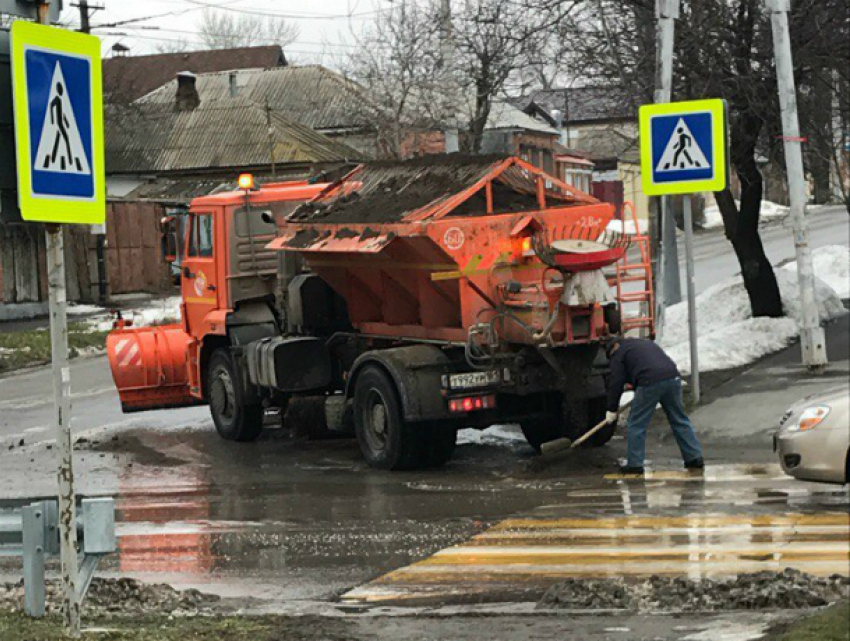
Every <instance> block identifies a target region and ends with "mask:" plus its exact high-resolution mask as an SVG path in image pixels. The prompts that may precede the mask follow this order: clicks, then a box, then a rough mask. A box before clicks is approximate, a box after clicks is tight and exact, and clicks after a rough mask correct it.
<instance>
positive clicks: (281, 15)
mask: <svg viewBox="0 0 850 641" xmlns="http://www.w3.org/2000/svg"><path fill="white" fill-rule="evenodd" d="M185 2H188V3H189V4H194V5H198V6H199V7H203V8H207V9H221V10H222V11H228V12H231V13H241V14H245V15H250V16H264V17H267V18H288V19H290V20H340V19H346V18H348V19H350V18H358V17H362V16H371V15H376V14H378V13H382V12H383V11H384V9H375V10H374V11H364V12H361V13H348V14H315V15H296V14H291V13H278V12H275V11H259V10H257V9H237V8H236V7H224V6H216V5H214V4H212V3H210V2H204V1H203V0H185Z"/></svg>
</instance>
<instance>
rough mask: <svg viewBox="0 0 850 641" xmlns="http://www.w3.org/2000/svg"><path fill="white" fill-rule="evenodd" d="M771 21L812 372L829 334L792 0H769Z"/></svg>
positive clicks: (819, 365)
mask: <svg viewBox="0 0 850 641" xmlns="http://www.w3.org/2000/svg"><path fill="white" fill-rule="evenodd" d="M767 8H768V10H769V11H770V24H771V28H772V31H773V55H774V57H775V58H776V81H777V88H778V90H779V106H780V108H781V110H782V133H783V136H782V140H783V141H784V143H783V145H784V149H785V169H786V171H787V173H788V192H789V196H790V199H791V224H792V226H793V228H794V249H795V251H796V254H797V281H798V283H799V286H800V307H801V313H802V318H801V327H800V344H801V346H802V351H803V364H804V365H805V366H806V367H807V368H809V369H810V370H812V371H822V370H823V369H824V368H825V367H826V364H827V358H826V336H825V334H824V331H823V328H822V327H821V326H820V319H819V317H818V306H817V301H816V300H815V273H814V267H813V266H812V253H811V249H810V248H809V228H808V223H807V222H806V184H805V177H804V174H803V152H802V149H801V147H800V145H801V144H802V143H803V138H802V137H801V136H800V123H799V120H798V118H797V91H796V88H795V86H794V62H793V60H792V57H791V33H790V30H789V29H788V12H789V11H790V10H791V2H790V0H768V3H767Z"/></svg>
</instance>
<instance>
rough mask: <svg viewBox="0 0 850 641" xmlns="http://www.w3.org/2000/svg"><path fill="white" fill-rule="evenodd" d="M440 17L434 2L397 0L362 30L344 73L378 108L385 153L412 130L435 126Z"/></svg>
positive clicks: (440, 106)
mask: <svg viewBox="0 0 850 641" xmlns="http://www.w3.org/2000/svg"><path fill="white" fill-rule="evenodd" d="M438 32H439V22H438V20H437V14H436V11H435V10H434V9H433V8H432V7H423V6H420V5H419V4H415V3H407V2H401V3H400V4H397V5H394V6H392V7H389V8H388V9H387V10H386V11H383V12H381V13H379V14H378V15H377V17H376V19H375V21H374V23H372V24H371V25H369V26H368V27H367V28H366V29H365V30H364V31H363V32H361V33H357V34H354V35H355V39H356V41H357V46H356V48H355V49H354V50H353V52H352V54H351V56H350V58H349V60H348V61H347V64H346V73H347V75H349V76H351V77H352V78H353V79H354V80H356V81H357V82H359V83H361V84H362V85H364V86H365V87H366V88H367V90H368V93H369V96H370V97H371V98H372V100H373V101H374V102H375V105H376V107H377V110H376V112H373V114H372V115H376V116H377V118H378V123H377V124H378V130H379V133H380V137H381V146H382V147H383V153H384V155H387V156H390V157H399V156H401V155H402V153H403V150H404V146H405V142H406V140H407V139H408V137H409V136H411V135H412V134H415V132H416V131H419V130H422V131H425V130H428V129H432V128H438V127H440V125H441V114H442V113H444V107H445V104H444V103H445V95H446V94H445V92H444V91H442V90H441V89H442V88H441V87H440V82H439V79H440V54H439V38H438Z"/></svg>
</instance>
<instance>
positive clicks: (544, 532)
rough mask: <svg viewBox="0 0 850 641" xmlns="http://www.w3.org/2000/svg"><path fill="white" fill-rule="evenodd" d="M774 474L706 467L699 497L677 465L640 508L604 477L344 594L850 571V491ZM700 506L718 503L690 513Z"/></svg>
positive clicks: (450, 593)
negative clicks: (654, 500) (667, 500)
mask: <svg viewBox="0 0 850 641" xmlns="http://www.w3.org/2000/svg"><path fill="white" fill-rule="evenodd" d="M776 472H777V470H776V469H775V466H766V467H765V468H764V469H758V470H755V471H754V470H750V469H745V468H743V467H740V468H736V467H733V466H728V469H726V468H724V469H723V470H722V471H717V470H714V471H710V470H707V474H706V475H705V477H704V478H701V479H699V480H701V481H702V482H703V483H704V487H702V488H700V489H699V490H698V491H697V493H696V494H693V489H692V488H693V484H692V483H691V478H690V477H687V476H684V477H680V476H678V474H679V473H678V472H674V471H671V472H670V475H669V478H668V480H666V481H663V482H662V483H664V482H666V483H668V485H666V486H658V485H653V484H651V483H649V482H647V483H645V484H639V485H637V486H631V489H630V490H629V492H628V493H629V495H630V497H631V501H632V505H633V508H634V511H635V512H636V514H629V513H624V506H623V503H622V502H621V501H616V502H615V501H612V500H609V498H613V496H614V494H615V493H618V492H619V491H620V490H621V489H622V488H623V486H624V482H623V481H617V480H608V481H603V483H602V484H601V485H600V486H598V487H596V488H593V489H592V490H591V489H588V490H583V491H577V492H576V493H575V498H576V499H577V500H575V501H574V502H573V501H570V500H569V499H570V498H571V497H568V498H567V500H566V501H565V502H563V503H560V504H555V505H546V506H542V507H540V508H538V509H536V510H534V511H533V512H531V513H530V514H528V515H527V516H518V517H516V518H508V519H505V520H503V521H501V522H499V523H496V524H495V525H493V526H492V527H490V528H488V529H487V530H486V531H484V532H481V533H480V534H477V535H475V536H473V537H472V538H471V539H470V540H469V541H467V542H465V543H462V544H460V545H456V546H453V547H449V548H446V549H444V550H440V551H438V552H436V553H435V554H433V555H432V556H430V557H428V558H426V559H424V560H422V561H419V562H417V563H414V564H412V565H409V566H407V567H403V568H399V569H397V570H394V571H392V572H389V573H388V574H385V575H383V576H381V577H378V578H377V579H375V580H373V581H371V582H369V583H367V584H365V585H363V586H360V587H358V588H355V589H354V590H351V591H350V592H348V593H346V594H345V595H343V597H342V598H343V600H344V601H347V602H360V603H363V602H367V603H368V602H375V603H378V602H397V603H405V602H407V603H410V602H414V601H419V600H425V601H426V602H430V600H438V601H445V600H447V599H448V600H461V601H462V600H464V599H472V600H480V599H486V598H501V597H500V595H504V594H506V593H511V594H512V593H514V592H516V593H519V594H520V598H523V599H532V600H533V599H536V598H537V597H538V596H539V595H540V594H542V592H543V591H545V589H546V588H547V587H549V586H550V585H552V583H554V582H556V581H558V580H562V579H566V578H594V577H598V578H602V577H627V578H634V579H639V578H640V577H646V576H650V575H664V576H682V577H688V578H691V579H700V578H709V577H711V578H716V577H724V576H731V575H735V574H739V573H746V572H759V571H763V570H770V571H782V570H784V569H785V568H788V567H792V568H796V569H799V570H802V571H804V572H808V573H810V574H815V575H819V576H828V575H832V574H845V575H848V574H850V514H848V513H847V512H846V511H841V510H842V509H844V508H845V507H846V505H847V503H848V498H850V496H848V494H847V493H846V491H843V490H839V489H835V491H830V489H827V490H821V489H820V488H816V487H812V486H807V485H804V484H799V483H797V482H794V481H792V480H789V479H787V478H784V477H780V479H779V480H775V477H776V476H777V474H776ZM615 483H616V485H614V484H615ZM674 484H677V485H674ZM658 492H662V493H664V492H667V493H669V494H671V495H672V494H676V493H677V492H678V493H679V496H680V497H681V498H682V500H681V501H679V502H677V503H673V504H664V503H661V504H660V508H659V509H657V510H656V509H654V508H653V507H652V504H651V501H650V500H649V499H650V498H651V497H652V496H653V495H657V493H658ZM686 496H687V497H688V499H687V500H684V497H686ZM814 497H817V501H818V502H821V503H822V505H821V506H820V507H822V508H826V510H828V511H821V512H815V513H803V512H795V511H793V510H791V509H789V508H791V507H792V506H797V505H805V506H806V508H807V509H811V508H812V507H816V506H815V501H814V500H813V499H814ZM592 499H597V502H596V503H595V505H594V504H592V503H588V501H589V500H592ZM744 506H745V507H744ZM700 509H702V510H711V511H710V512H708V513H694V514H689V513H688V512H690V511H696V510H700ZM674 510H675V512H678V513H675V512H674ZM744 510H746V511H744ZM768 510H774V511H773V512H770V511H768ZM724 511H725V513H724ZM659 512H660V513H659ZM683 512H684V513H683ZM668 514H669V515H668ZM534 595H536V596H534Z"/></svg>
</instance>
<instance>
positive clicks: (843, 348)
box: [685, 314, 850, 452]
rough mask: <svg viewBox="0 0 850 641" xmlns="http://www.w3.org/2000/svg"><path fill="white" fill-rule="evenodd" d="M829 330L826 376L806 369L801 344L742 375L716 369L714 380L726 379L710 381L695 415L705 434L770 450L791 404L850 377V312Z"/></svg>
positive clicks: (762, 362) (709, 437) (833, 323)
mask: <svg viewBox="0 0 850 641" xmlns="http://www.w3.org/2000/svg"><path fill="white" fill-rule="evenodd" d="M825 329H826V343H827V356H828V358H829V365H828V366H827V369H826V372H824V373H823V374H820V375H817V374H811V373H810V372H808V371H807V370H806V369H805V368H804V367H803V365H802V361H801V354H800V344H799V342H797V343H795V344H794V345H792V346H791V347H789V348H788V349H786V350H783V351H781V352H777V353H776V354H772V355H770V356H767V357H766V358H764V359H762V360H760V361H759V362H757V363H756V364H755V365H753V366H751V367H750V368H748V369H745V370H743V371H741V372H740V373H737V374H736V373H734V372H717V373H715V376H713V377H712V378H714V379H715V381H717V380H718V379H720V381H722V382H720V383H719V384H716V385H712V384H711V381H710V379H709V381H707V382H708V385H706V388H707V390H706V391H705V392H704V397H703V402H702V404H701V405H700V406H699V407H698V408H696V409H694V410H693V411H692V413H691V419H692V420H693V422H694V424H695V425H696V427H697V431H698V432H699V434H700V436H701V438H705V440H718V439H721V440H723V441H724V442H726V443H727V444H729V445H733V444H735V443H737V444H739V445H740V444H742V443H746V444H747V446H748V448H749V447H752V448H759V449H766V451H768V452H770V437H771V435H772V434H773V431H774V430H775V429H776V428H777V425H778V422H779V418H780V417H781V416H782V413H783V412H784V411H785V410H786V409H787V408H788V407H789V406H791V405H792V404H793V403H795V402H796V401H798V400H799V399H801V398H803V397H805V396H808V395H810V394H815V393H818V392H820V391H822V390H825V389H827V388H829V387H834V386H836V385H840V384H842V383H846V382H847V380H848V377H850V314H846V315H844V316H842V317H840V318H838V319H837V320H835V321H834V322H831V323H829V324H827V326H826V328H825ZM685 393H686V395H687V391H686V392H685ZM754 437H755V438H754Z"/></svg>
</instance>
